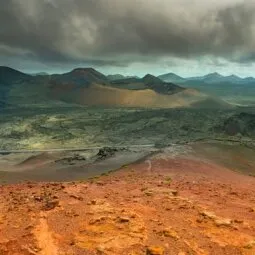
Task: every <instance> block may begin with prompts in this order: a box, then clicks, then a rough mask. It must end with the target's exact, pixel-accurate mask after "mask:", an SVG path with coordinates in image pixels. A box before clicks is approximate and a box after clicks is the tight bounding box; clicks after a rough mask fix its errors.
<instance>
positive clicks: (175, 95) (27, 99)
mask: <svg viewBox="0 0 255 255" xmlns="http://www.w3.org/2000/svg"><path fill="white" fill-rule="evenodd" d="M0 73H1V74H2V75H1V76H0V78H1V80H2V81H3V82H5V84H7V85H4V86H2V87H1V92H2V93H1V98H0V101H1V102H2V103H1V107H4V106H5V105H9V104H10V105H34V104H41V105H45V106H49V105H52V104H53V105H55V104H70V103H71V104H80V105H93V106H95V105H104V106H112V107H113V106H116V107H145V108H150V107H152V108H173V107H200V106H201V107H206V108H208V107H210V108H219V105H220V107H221V108H224V107H226V108H228V107H229V105H228V104H227V103H225V102H223V101H222V100H218V99H217V100H215V99H212V98H210V99H209V101H210V103H208V102H207V101H208V100H207V99H208V96H206V95H205V94H203V93H200V92H198V91H195V90H189V89H185V88H184V87H181V86H178V85H176V84H174V83H171V82H164V81H162V80H161V79H159V78H158V77H155V76H153V75H151V74H147V75H145V76H144V77H143V78H137V77H130V78H124V79H120V80H114V81H111V80H109V78H108V77H107V76H105V75H104V74H102V73H100V72H98V71H96V70H95V69H93V68H76V69H73V70H72V71H70V72H67V73H64V74H53V75H37V76H30V75H27V74H23V73H21V72H19V71H16V70H14V69H11V68H7V67H1V68H0ZM200 102H201V103H200ZM219 102H220V104H219Z"/></svg>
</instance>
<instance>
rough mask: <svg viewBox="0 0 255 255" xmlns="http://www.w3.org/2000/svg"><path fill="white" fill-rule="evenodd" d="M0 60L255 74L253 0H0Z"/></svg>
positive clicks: (139, 71) (61, 67)
mask: <svg viewBox="0 0 255 255" xmlns="http://www.w3.org/2000/svg"><path fill="white" fill-rule="evenodd" d="M0 6H1V7H0V24H1V26H0V65H7V66H11V67H14V68H17V69H20V70H23V71H26V72H37V71H46V72H50V73H53V72H64V71H67V70H69V69H73V68H74V67H78V66H79V67H88V66H92V67H94V68H96V69H98V70H99V71H102V72H104V73H123V74H136V75H144V74H145V73H152V74H162V73H165V72H175V73H177V74H179V75H182V76H193V75H200V74H205V73H209V72H214V71H217V72H220V73H222V74H232V73H235V74H238V75H240V76H255V68H254V67H255V65H254V62H255V0H242V1H241V0H0Z"/></svg>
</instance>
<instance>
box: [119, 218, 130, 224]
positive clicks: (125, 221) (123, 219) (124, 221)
mask: <svg viewBox="0 0 255 255" xmlns="http://www.w3.org/2000/svg"><path fill="white" fill-rule="evenodd" d="M129 221H130V219H129V218H128V217H118V222H119V223H127V222H129Z"/></svg>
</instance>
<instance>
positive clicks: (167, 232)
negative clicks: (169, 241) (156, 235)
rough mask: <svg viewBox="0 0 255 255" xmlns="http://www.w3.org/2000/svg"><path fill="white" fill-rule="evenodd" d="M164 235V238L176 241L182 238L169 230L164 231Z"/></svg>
mask: <svg viewBox="0 0 255 255" xmlns="http://www.w3.org/2000/svg"><path fill="white" fill-rule="evenodd" d="M162 234H163V236H165V237H171V238H173V239H175V240H178V239H180V237H179V236H178V234H177V233H176V232H175V231H174V230H172V229H169V228H167V229H164V230H163V231H162Z"/></svg>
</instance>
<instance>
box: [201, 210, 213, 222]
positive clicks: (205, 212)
mask: <svg viewBox="0 0 255 255" xmlns="http://www.w3.org/2000/svg"><path fill="white" fill-rule="evenodd" d="M200 214H201V215H202V216H204V217H207V218H209V219H212V220H215V219H217V216H216V215H215V214H214V213H213V212H209V211H203V212H201V213H200Z"/></svg>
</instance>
